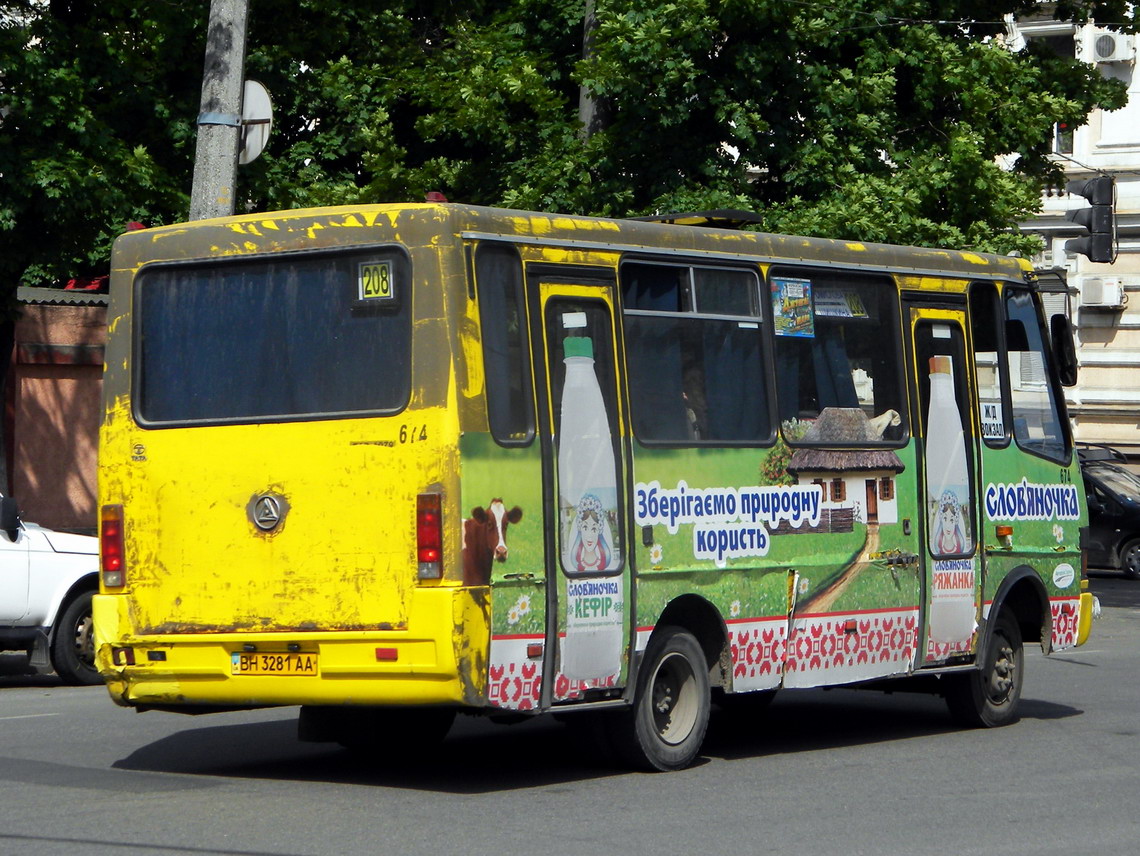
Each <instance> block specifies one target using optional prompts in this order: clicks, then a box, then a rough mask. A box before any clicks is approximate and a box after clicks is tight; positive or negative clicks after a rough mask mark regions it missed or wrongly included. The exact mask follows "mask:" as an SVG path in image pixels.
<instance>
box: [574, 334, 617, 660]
mask: <svg viewBox="0 0 1140 856" xmlns="http://www.w3.org/2000/svg"><path fill="white" fill-rule="evenodd" d="M564 353H565V366H566V378H565V383H564V385H563V387H562V402H561V414H562V418H561V433H560V436H559V438H558V441H559V443H558V493H559V502H558V504H559V512H560V520H561V528H562V569H563V571H564V573H565V576H566V638H565V640H564V641H563V644H562V673H563V674H564V675H566V677H568V678H571V679H574V680H583V681H586V680H597V679H601V678H606V677H609V676H611V675H616V674H618V673H619V671H620V670H621V652H622V616H623V614H624V612H625V609H624V602H623V601H624V595H623V592H622V581H621V577H620V576H616V575H610V576H601V574H604V573H605V572H606V571H613V572H616V571H617V570H618V569H619V568H620V567H621V555H620V544H619V543H618V542H617V541H616V539H615V538H614V532H613V531H612V530H613V527H611V525H610V520H611V517H612V518H613V519H616V511H617V470H616V468H615V466H614V451H613V442H612V439H611V436H610V423H609V419H608V417H607V415H606V405H605V401H604V400H603V399H602V390H601V387H600V386H599V384H598V378H597V375H596V373H595V370H594V347H593V342H592V341H591V340H590V339H589V338H587V337H582V336H577V337H570V338H567V339H566V340H565V342H564Z"/></svg>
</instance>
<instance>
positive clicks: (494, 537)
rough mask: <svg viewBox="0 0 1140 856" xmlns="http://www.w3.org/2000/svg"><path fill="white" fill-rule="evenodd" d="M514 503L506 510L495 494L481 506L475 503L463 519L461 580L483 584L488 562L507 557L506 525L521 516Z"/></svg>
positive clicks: (486, 574)
mask: <svg viewBox="0 0 1140 856" xmlns="http://www.w3.org/2000/svg"><path fill="white" fill-rule="evenodd" d="M522 515H523V513H522V509H521V508H519V507H518V506H517V505H516V506H515V507H514V508H512V509H511V510H510V511H507V507H506V506H505V505H504V504H503V500H502V499H501V498H499V497H496V498H494V499H492V500H491V501H490V502H488V503H487V507H486V508H485V509H484V508H482V507H481V506H476V507H475V508H472V509H471V516H470V517H469V518H467V519H466V520H464V521H463V584H464V585H468V586H485V585H487V584H488V583H489V582H490V581H491V563H492V562H505V561H506V560H507V526H508V525H510V524H511V523H518V522H519V521H520V520H522Z"/></svg>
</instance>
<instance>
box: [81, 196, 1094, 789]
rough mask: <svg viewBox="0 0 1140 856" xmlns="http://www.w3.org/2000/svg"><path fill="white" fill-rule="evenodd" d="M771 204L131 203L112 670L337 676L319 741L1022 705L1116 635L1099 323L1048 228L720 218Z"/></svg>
mask: <svg viewBox="0 0 1140 856" xmlns="http://www.w3.org/2000/svg"><path fill="white" fill-rule="evenodd" d="M746 219H747V218H746V217H745V216H742V215H740V214H739V213H738V212H705V213H703V214H697V215H691V216H686V217H681V216H676V217H671V218H662V221H659V222H654V221H641V220H606V219H593V218H587V217H572V216H561V215H553V214H540V213H532V212H521V211H508V210H499V209H492V208H481V207H473V206H467V205H460V204H448V203H431V204H392V205H376V206H360V207H354V208H327V209H318V210H298V211H284V212H277V213H267V214H250V215H246V216H238V217H233V218H225V219H217V220H208V221H200V222H195V223H187V224H180V225H174V226H165V227H161V228H154V229H148V230H144V231H139V232H133V233H130V234H127V235H125V236H123V237H121V238H120V239H119V240H118V242H117V243H116V245H115V250H114V258H113V272H112V286H111V298H110V314H109V341H108V345H107V366H106V375H105V381H104V387H105V396H106V408H105V414H104V419H103V424H102V430H101V438H100V443H101V446H100V483H99V492H100V504H101V509H102V511H101V529H100V537H101V541H102V544H101V551H102V569H101V589H100V593H99V594H98V595H96V597H95V600H94V621H95V632H96V638H97V656H98V664H99V668H100V670H101V672H102V674H103V676H104V677H105V679H106V682H107V686H108V689H109V691H110V694H111V696H112V698H113V699H114V700H115V701H116V702H117V703H119V704H122V705H126V706H131V707H135V708H138V709H140V710H148V709H150V710H166V711H179V712H184V713H201V712H209V711H214V710H234V709H247V708H258V707H265V706H272V705H300V706H301V708H300V718H299V732H300V736H301V737H302V739H307V740H329V741H338V742H340V743H342V744H343V745H346V746H365V747H370V748H375V749H378V750H381V751H383V750H384V748H385V747H392V746H394V745H395V744H407V742H408V741H410V740H415V739H427V738H430V737H439V736H441V735H442V734H444V733H445V732H446V729H447V728H448V727H449V725H450V723H451V721H452V718H453V716H454V715H455V713H456V712H457V711H465V712H468V713H483V714H493V715H510V716H526V715H532V714H542V713H557V714H565V715H566V720H567V722H568V723H572V722H575V721H577V722H589V723H590V724H591V728H592V729H593V728H595V727H596V726H600V727H601V731H602V733H604V734H606V735H608V736H609V737H612V738H613V739H612V740H611V741H610V742H611V743H612V744H613V746H614V747H615V749H616V751H618V752H620V753H621V754H622V755H623V756H624V757H626V758H627V759H628V760H629V761H630V762H632V763H634V764H636V765H640V766H643V767H646V768H649V769H663V770H664V769H676V768H680V767H684V766H685V765H687V764H689V763H691V762H692V760H693V759H694V758H695V757H696V756H697V754H698V752H699V751H700V746H701V742H702V740H703V737H704V734H705V730H706V726H707V722H708V718H709V711H710V706H711V705H712V704H714V703H716V704H725V705H728V704H733V703H739V702H741V701H744V700H746V699H754V700H760V701H766V700H767V699H770V698H771V697H772V695H773V693H774V692H775V691H777V690H781V689H785V688H786V689H792V688H803V687H819V686H834V685H856V684H857V685H869V686H879V685H880V683H881V682H883V681H885V680H887V679H897V680H895V681H893V682H892V683H891V684H890V686H892V687H895V688H906V687H912V688H922V689H930V690H933V691H935V692H939V693H941V694H943V695H944V696H945V697H946V699H947V702H948V704H949V708H950V712H951V713H952V714H953V716H954V717H955V719H956V720H958V721H960V722H962V723H965V724H970V725H978V726H995V725H1003V724H1005V723H1008V722H1012V721H1013V720H1015V719H1016V718H1017V707H1018V699H1019V696H1020V692H1021V686H1022V675H1023V662H1024V660H1023V640H1030V641H1033V642H1035V643H1039V644H1040V645H1041V648H1042V649H1043V650H1044V651H1045V652H1046V653H1049V652H1053V651H1059V650H1063V649H1066V648H1071V647H1074V646H1076V645H1079V644H1081V643H1082V642H1083V641H1084V639H1085V638H1086V636H1087V634H1088V630H1089V623H1090V621H1091V616H1092V611H1093V599H1092V596H1091V594H1090V593H1089V592H1088V591H1087V580H1086V577H1085V573H1084V568H1083V566H1082V553H1081V538H1082V532H1083V531H1084V530H1085V529H1086V527H1087V512H1086V509H1085V504H1084V496H1083V493H1082V491H1081V490H1079V487H1078V486H1079V484H1080V478H1079V472H1078V466H1077V463H1076V460H1075V457H1074V454H1073V448H1072V438H1071V436H1070V425H1069V420H1068V417H1067V415H1066V412H1065V406H1064V399H1063V395H1062V390H1061V386H1062V383H1063V382H1065V383H1072V382H1074V381H1075V373H1076V362H1075V358H1074V355H1073V345H1072V338H1071V334H1070V332H1069V327H1068V322H1067V321H1066V320H1065V318H1064V317H1063V316H1057V317H1056V318H1054V319H1053V320H1052V323H1051V324H1050V323H1047V322H1046V320H1045V318H1044V316H1043V314H1042V309H1041V302H1040V297H1039V294H1038V291H1037V288H1036V285H1035V281H1034V276H1033V273H1032V270H1031V269H1030V268H1029V266H1028V265H1027V264H1026V263H1025V262H1024V261H1021V260H1018V259H1013V258H1005V257H998V256H989V255H982V254H977V253H965V252H950V251H946V250H936V249H920V248H906V247H894V246H883V245H873V244H862V243H852V242H844V241H831V240H821V239H809V238H801V237H788V236H777V235H769V234H762V233H758V232H753V231H747V230H741V229H734V228H722V226H723V225H725V224H726V223H728V222H729V221H734V220H735V221H741V220H746ZM750 707H752V706H750ZM755 707H756V708H759V707H760V705H755ZM572 715H573V716H572ZM757 727H759V724H758V726H757Z"/></svg>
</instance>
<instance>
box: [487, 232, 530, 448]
mask: <svg viewBox="0 0 1140 856" xmlns="http://www.w3.org/2000/svg"><path fill="white" fill-rule="evenodd" d="M475 281H476V285H477V287H478V296H479V323H480V326H481V328H482V337H483V367H484V374H485V376H486V384H487V421H488V423H489V424H490V428H491V436H493V437H494V438H495V440H497V441H498V442H499V443H501V444H502V445H504V446H525V445H527V444H528V443H530V441H531V440H532V439H533V437H534V405H533V403H532V401H531V380H530V359H529V354H530V347H529V344H528V339H527V331H526V320H525V319H526V313H525V309H524V307H523V286H522V260H521V259H520V258H519V254H518V251H517V250H516V249H515V248H514V247H512V246H509V245H506V244H494V243H482V244H480V245H479V246H478V248H476V250H475Z"/></svg>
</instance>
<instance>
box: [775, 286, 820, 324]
mask: <svg viewBox="0 0 1140 856" xmlns="http://www.w3.org/2000/svg"><path fill="white" fill-rule="evenodd" d="M772 319H773V321H774V322H775V325H776V335H777V336H801V337H806V338H811V337H813V336H815V321H814V319H813V316H812V295H811V280H810V279H795V278H792V277H785V276H774V277H772Z"/></svg>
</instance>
